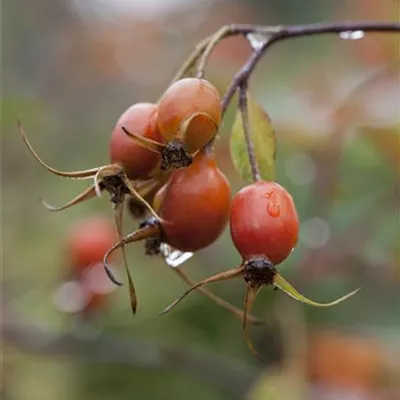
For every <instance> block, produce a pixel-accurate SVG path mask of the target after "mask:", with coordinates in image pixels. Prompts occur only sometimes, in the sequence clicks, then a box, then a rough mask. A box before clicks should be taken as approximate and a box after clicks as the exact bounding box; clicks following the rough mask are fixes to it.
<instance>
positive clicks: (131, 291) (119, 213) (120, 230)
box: [106, 199, 137, 315]
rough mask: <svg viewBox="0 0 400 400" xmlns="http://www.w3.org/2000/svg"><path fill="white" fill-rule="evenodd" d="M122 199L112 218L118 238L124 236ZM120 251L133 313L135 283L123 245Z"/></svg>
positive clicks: (134, 310) (134, 308) (135, 306)
mask: <svg viewBox="0 0 400 400" xmlns="http://www.w3.org/2000/svg"><path fill="white" fill-rule="evenodd" d="M123 200H124V199H122V202H120V203H117V204H115V205H114V220H115V226H116V228H117V231H118V236H119V240H121V239H123V236H124V232H123V227H122V221H123V219H122V217H123V211H124V207H123V205H124V204H123ZM121 252H122V261H123V263H124V269H125V272H126V276H127V278H128V286H129V298H130V301H131V309H132V312H133V315H135V314H136V308H137V296H136V290H135V285H134V284H133V279H132V276H131V273H130V272H129V268H128V260H127V257H126V250H125V246H122V247H121ZM107 270H108V272H111V271H110V269H109V267H108V266H107V268H106V271H107ZM108 272H107V275H109V274H108Z"/></svg>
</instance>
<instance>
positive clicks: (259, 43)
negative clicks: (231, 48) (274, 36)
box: [246, 33, 267, 51]
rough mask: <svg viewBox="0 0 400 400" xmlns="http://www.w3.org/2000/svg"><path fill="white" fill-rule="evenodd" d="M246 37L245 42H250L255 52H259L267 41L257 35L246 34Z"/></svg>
mask: <svg viewBox="0 0 400 400" xmlns="http://www.w3.org/2000/svg"><path fill="white" fill-rule="evenodd" d="M246 37H247V40H248V41H249V42H250V45H251V47H252V48H253V50H255V51H257V50H260V49H261V47H263V46H264V44H265V42H266V41H267V38H266V37H265V36H264V35H261V34H259V33H248V34H247V35H246Z"/></svg>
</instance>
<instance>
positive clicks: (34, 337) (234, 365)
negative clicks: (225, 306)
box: [1, 310, 257, 398]
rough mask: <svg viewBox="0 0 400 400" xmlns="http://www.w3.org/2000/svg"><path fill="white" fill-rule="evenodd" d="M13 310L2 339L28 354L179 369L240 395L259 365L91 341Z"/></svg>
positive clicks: (111, 340)
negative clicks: (16, 313) (20, 314)
mask: <svg viewBox="0 0 400 400" xmlns="http://www.w3.org/2000/svg"><path fill="white" fill-rule="evenodd" d="M14 311H15V310H13V311H12V312H11V310H5V312H4V315H3V316H2V320H1V323H2V325H1V330H2V334H3V339H4V340H5V341H7V342H9V343H12V344H14V345H16V346H18V347H19V348H21V349H24V350H26V351H29V352H33V353H38V354H41V355H55V356H68V357H77V358H79V359H83V360H84V361H86V362H99V363H105V364H119V365H127V366H130V367H134V368H143V369H150V370H156V371H171V370H173V371H175V372H177V373H183V374H186V375H190V376H192V377H193V378H195V379H199V380H202V381H204V382H207V383H209V384H211V385H214V386H215V387H217V388H219V389H220V390H223V391H226V392H228V393H231V395H235V396H238V397H240V398H242V397H243V396H244V395H245V393H246V392H247V390H248V389H249V387H250V386H251V384H252V382H253V380H254V378H255V377H256V376H257V369H256V368H254V367H253V366H251V365H248V364H245V363H243V362H240V361H238V360H235V359H231V358H228V357H222V356H220V355H218V356H217V355H215V354H214V353H213V354H211V353H208V352H207V351H205V350H204V349H201V350H194V349H189V348H187V347H185V346H184V345H181V346H179V347H173V346H167V345H163V344H160V343H156V342H154V341H151V340H144V339H137V338H129V339H126V338H121V337H110V336H107V337H106V336H104V335H102V336H100V337H98V338H96V339H92V340H88V339H85V338H82V337H79V336H77V335H73V334H69V333H62V332H58V331H55V330H54V329H51V328H49V327H44V326H41V325H38V324H35V323H31V322H29V323H28V322H26V320H25V317H24V321H22V319H18V318H17V317H16V315H15V313H14Z"/></svg>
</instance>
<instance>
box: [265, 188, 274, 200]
mask: <svg viewBox="0 0 400 400" xmlns="http://www.w3.org/2000/svg"><path fill="white" fill-rule="evenodd" d="M273 194H274V191H273V190H267V191H266V192H265V193H264V196H265V197H266V198H267V199H270V198H271V196H272V195H273Z"/></svg>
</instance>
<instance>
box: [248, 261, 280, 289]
mask: <svg viewBox="0 0 400 400" xmlns="http://www.w3.org/2000/svg"><path fill="white" fill-rule="evenodd" d="M243 269H244V272H243V279H244V280H245V281H246V283H247V284H249V285H250V286H259V287H260V286H264V285H272V284H273V283H274V278H275V276H276V274H277V271H276V268H275V266H274V265H273V264H272V263H271V261H269V260H267V259H266V258H265V257H254V258H251V259H249V260H246V261H244V262H243Z"/></svg>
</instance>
